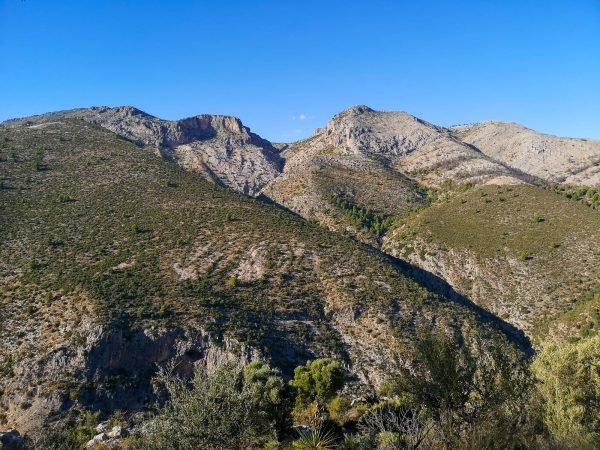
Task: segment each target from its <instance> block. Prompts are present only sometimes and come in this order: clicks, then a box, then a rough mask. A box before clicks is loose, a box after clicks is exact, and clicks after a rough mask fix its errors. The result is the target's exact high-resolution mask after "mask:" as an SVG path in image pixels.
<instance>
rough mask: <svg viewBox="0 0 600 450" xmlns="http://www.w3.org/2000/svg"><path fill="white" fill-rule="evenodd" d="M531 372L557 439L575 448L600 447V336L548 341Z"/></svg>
mask: <svg viewBox="0 0 600 450" xmlns="http://www.w3.org/2000/svg"><path fill="white" fill-rule="evenodd" d="M532 371H533V373H534V374H535V376H536V377H537V379H538V380H539V382H540V384H539V391H540V393H541V395H542V397H543V399H544V420H545V422H546V424H547V426H548V428H549V429H550V431H551V432H552V434H553V435H554V436H555V438H556V439H557V440H558V441H559V442H562V443H563V444H565V445H572V446H574V447H573V448H582V449H583V448H600V414H599V411H600V336H595V337H592V338H589V339H586V340H582V341H579V342H575V343H566V344H557V343H553V342H552V343H549V344H547V345H546V346H545V347H544V349H543V351H542V352H541V353H540V355H539V356H538V357H537V359H536V360H535V361H534V363H533V364H532Z"/></svg>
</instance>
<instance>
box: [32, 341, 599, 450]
mask: <svg viewBox="0 0 600 450" xmlns="http://www.w3.org/2000/svg"><path fill="white" fill-rule="evenodd" d="M506 345H508V344H506ZM506 345H501V344H498V343H496V344H494V345H490V343H489V342H487V343H483V342H479V343H478V342H477V341H475V342H471V343H470V345H469V346H468V347H467V346H466V345H458V344H457V343H456V341H455V340H454V339H452V338H450V337H448V336H446V335H445V334H443V333H439V334H438V333H433V334H432V333H431V332H426V333H421V334H420V336H419V338H418V339H417V342H416V344H415V346H414V348H413V349H412V350H413V354H414V356H415V357H414V361H413V362H412V363H411V365H410V367H408V366H406V365H405V364H404V363H402V361H401V360H400V359H399V360H398V361H396V362H394V363H393V364H391V365H390V370H389V376H388V378H387V380H386V381H385V382H384V383H382V385H381V386H380V390H379V392H378V395H377V396H374V397H373V398H370V399H368V400H365V399H362V398H361V399H356V398H354V399H353V398H351V397H349V396H347V395H341V394H340V393H341V392H343V388H344V385H345V373H344V370H343V369H342V367H341V366H340V365H339V364H338V363H337V362H335V361H330V360H326V359H319V360H316V361H311V362H309V363H307V364H306V365H305V366H301V367H298V368H296V371H295V374H294V378H293V379H292V380H291V381H290V382H289V383H285V382H284V380H283V378H282V376H281V374H280V373H279V372H278V371H277V370H276V369H273V368H271V367H269V366H268V365H267V364H265V363H262V362H253V363H251V364H249V365H246V366H241V365H237V364H225V365H223V366H221V367H219V368H217V369H216V370H215V371H213V372H211V373H208V374H207V373H206V372H205V371H198V372H197V373H196V376H195V378H194V379H193V380H192V381H190V382H186V381H184V380H182V379H180V378H178V377H176V376H174V375H172V374H171V373H169V372H165V371H162V372H161V373H160V374H159V376H158V377H157V379H156V381H157V386H160V389H162V390H164V391H165V392H166V393H168V395H169V401H168V402H167V403H166V404H165V405H164V406H163V407H161V408H160V409H159V410H158V412H157V414H156V415H155V417H154V418H153V419H151V420H150V421H148V422H146V423H145V424H143V425H142V426H141V427H139V430H140V431H141V436H140V437H136V438H132V439H130V440H129V441H127V442H126V445H127V448H135V449H214V450H220V449H223V450H224V449H299V450H308V449H340V450H344V449H346V450H359V449H365V450H366V449H381V450H388V449H390V450H391V449H473V450H475V449H529V448H533V449H535V448H539V449H595V448H600V434H599V429H600V415H599V412H600V337H599V336H596V337H593V338H590V339H588V340H583V341H580V342H578V343H568V344H563V345H558V344H550V345H548V346H547V347H546V348H545V349H544V351H542V352H541V354H540V355H539V356H538V357H537V358H536V360H535V361H534V363H533V364H532V365H531V366H529V365H528V362H527V361H526V360H524V359H520V358H519V357H518V355H517V354H516V353H515V352H513V351H510V349H509V348H508V347H507V346H506ZM292 425H295V426H292ZM87 426H88V428H89V425H87ZM86 430H87V428H86ZM71 434H72V433H71ZM86 436H87V435H86ZM59 441H60V439H59V440H56V441H55V443H56V442H59ZM73 442H74V440H73V438H72V437H71V439H70V440H69V441H68V442H67V441H62V442H59V443H58V444H56V445H55V446H53V447H50V446H48V447H45V448H76V446H74V444H73ZM67 444H68V445H70V446H66V445H67ZM39 448H42V447H39Z"/></svg>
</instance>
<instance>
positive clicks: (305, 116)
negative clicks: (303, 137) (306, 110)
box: [292, 114, 315, 121]
mask: <svg viewBox="0 0 600 450" xmlns="http://www.w3.org/2000/svg"><path fill="white" fill-rule="evenodd" d="M314 118H315V117H314V116H311V115H308V114H299V115H297V116H292V120H302V121H304V120H310V119H314Z"/></svg>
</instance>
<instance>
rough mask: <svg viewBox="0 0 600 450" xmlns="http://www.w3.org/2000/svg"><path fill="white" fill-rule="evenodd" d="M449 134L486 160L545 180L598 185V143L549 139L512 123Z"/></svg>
mask: <svg viewBox="0 0 600 450" xmlns="http://www.w3.org/2000/svg"><path fill="white" fill-rule="evenodd" d="M450 131H451V133H452V135H453V136H455V137H456V138H457V139H458V140H461V141H462V142H465V143H467V144H470V145H472V146H474V147H476V148H477V149H479V150H480V151H481V152H483V153H484V154H486V155H487V156H489V157H491V158H493V159H495V160H497V161H500V162H502V163H504V164H506V165H508V166H510V167H514V168H517V169H519V170H521V171H523V172H525V173H528V174H530V175H533V176H536V177H539V178H542V179H544V180H547V181H552V182H557V183H566V184H571V185H580V186H597V185H599V184H600V141H596V140H593V139H572V138H562V137H558V136H551V135H548V134H542V133H538V132H536V131H534V130H530V129H529V128H525V127H524V126H522V125H519V124H516V123H511V122H482V123H478V124H473V125H463V126H457V127H451V128H450Z"/></svg>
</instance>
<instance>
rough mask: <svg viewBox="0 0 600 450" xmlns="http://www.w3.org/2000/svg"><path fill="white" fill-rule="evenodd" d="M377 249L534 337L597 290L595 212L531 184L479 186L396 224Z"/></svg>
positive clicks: (599, 254)
mask: <svg viewBox="0 0 600 450" xmlns="http://www.w3.org/2000/svg"><path fill="white" fill-rule="evenodd" d="M383 249H384V250H385V251H387V252H388V253H391V254H393V255H395V256H397V257H399V258H402V259H405V260H407V261H409V262H411V263H413V264H415V265H417V266H419V267H421V268H423V269H425V270H427V271H430V272H432V273H434V274H436V275H438V276H440V277H442V278H443V279H445V280H446V281H447V282H448V283H450V284H451V285H452V286H453V287H454V288H455V289H456V290H457V291H458V292H460V293H462V294H463V295H465V296H466V297H468V298H470V299H471V300H473V301H474V302H475V303H477V304H478V305H480V306H482V307H484V308H486V309H488V310H489V311H492V312H493V313H494V314H496V315H498V316H500V317H502V318H504V319H505V320H507V321H508V322H510V323H512V324H514V325H515V326H517V327H518V328H519V329H522V330H524V331H525V332H526V333H528V334H529V335H534V334H537V335H539V333H537V332H536V330H535V327H536V326H537V325H539V323H540V321H541V320H542V319H543V318H544V317H551V316H554V315H556V314H559V313H561V312H562V311H565V310H567V309H569V308H570V305H571V303H572V302H573V301H575V299H576V298H577V297H578V296H580V295H581V294H582V293H584V292H586V291H587V290H588V289H590V288H594V287H595V286H596V285H597V283H598V280H599V279H600V215H599V214H598V212H597V211H594V210H592V209H591V208H589V207H586V206H584V205H582V204H579V203H577V202H574V201H571V200H567V199H565V198H562V197H560V196H559V195H557V194H555V193H553V192H550V191H547V190H544V189H540V188H537V187H534V186H528V185H517V186H482V187H478V188H473V189H470V190H468V191H466V192H463V193H456V194H454V196H453V197H452V198H450V199H449V200H447V201H443V202H439V203H436V204H434V205H433V206H431V207H429V208H425V209H423V210H422V211H420V212H419V213H418V214H414V215H412V216H410V217H407V218H405V219H403V220H400V221H398V223H397V224H396V227H395V229H394V230H393V231H391V232H390V233H389V234H388V235H387V236H386V237H385V242H384V244H383ZM539 337H542V338H543V337H544V336H539Z"/></svg>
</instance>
